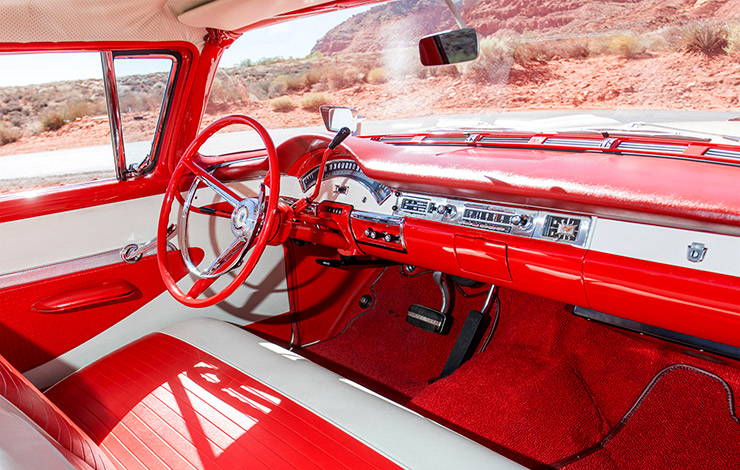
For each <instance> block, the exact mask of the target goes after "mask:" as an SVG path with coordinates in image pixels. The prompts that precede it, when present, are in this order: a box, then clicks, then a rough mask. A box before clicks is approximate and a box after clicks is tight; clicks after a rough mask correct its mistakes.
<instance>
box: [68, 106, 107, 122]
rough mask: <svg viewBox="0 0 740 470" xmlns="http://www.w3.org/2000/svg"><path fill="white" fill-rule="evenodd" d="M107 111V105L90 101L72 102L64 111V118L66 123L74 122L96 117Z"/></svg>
mask: <svg viewBox="0 0 740 470" xmlns="http://www.w3.org/2000/svg"><path fill="white" fill-rule="evenodd" d="M105 111H106V107H105V103H103V102H96V103H94V102H90V101H72V102H70V103H67V105H65V106H64V108H63V109H62V117H63V118H64V121H65V122H72V121H74V120H75V119H78V118H81V117H83V116H96V115H98V114H103V113H104V112H105Z"/></svg>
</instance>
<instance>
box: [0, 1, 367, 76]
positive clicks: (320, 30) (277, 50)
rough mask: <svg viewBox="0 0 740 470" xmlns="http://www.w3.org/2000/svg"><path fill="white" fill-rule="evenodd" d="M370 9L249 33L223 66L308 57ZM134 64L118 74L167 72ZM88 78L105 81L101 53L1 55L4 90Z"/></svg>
mask: <svg viewBox="0 0 740 470" xmlns="http://www.w3.org/2000/svg"><path fill="white" fill-rule="evenodd" d="M369 8H372V6H364V7H358V8H350V9H346V10H339V11H336V12H331V13H325V14H322V15H317V16H310V17H307V18H301V19H298V20H293V21H287V22H285V23H279V24H276V25H272V26H267V27H264V28H260V29H256V30H253V31H249V32H247V33H245V34H244V35H242V37H240V38H239V39H238V40H237V41H235V42H234V44H232V45H231V47H230V48H229V49H227V50H226V52H225V53H224V56H223V58H222V59H221V64H220V65H221V66H223V67H230V66H232V65H236V64H238V63H240V62H241V61H243V60H245V59H251V60H252V61H256V60H259V59H263V58H267V57H304V56H306V55H308V54H309V53H310V52H311V48H313V46H314V44H316V41H318V40H319V39H320V38H321V37H322V36H323V35H324V33H326V32H327V31H329V30H330V29H331V28H333V27H334V26H336V25H338V24H339V23H341V22H343V21H344V20H346V19H347V18H349V17H351V16H352V15H355V14H357V13H360V12H362V11H366V10H368V9H369ZM131 62H132V63H133V62H136V64H128V65H127V66H126V67H121V66H118V65H117V69H118V73H119V74H121V75H131V74H136V73H150V72H159V71H162V70H165V68H164V64H163V62H162V61H161V60H154V59H151V60H147V61H146V62H144V61H131ZM85 78H98V79H102V69H101V64H100V55H99V54H98V53H97V52H60V53H54V54H44V53H38V54H3V55H0V87H4V86H17V85H31V84H37V83H48V82H56V81H63V80H79V79H85Z"/></svg>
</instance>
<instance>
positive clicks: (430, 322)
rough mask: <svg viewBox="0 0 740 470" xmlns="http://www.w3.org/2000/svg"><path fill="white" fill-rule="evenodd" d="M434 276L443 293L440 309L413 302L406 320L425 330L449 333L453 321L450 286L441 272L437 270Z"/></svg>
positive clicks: (440, 333) (439, 333) (442, 333)
mask: <svg viewBox="0 0 740 470" xmlns="http://www.w3.org/2000/svg"><path fill="white" fill-rule="evenodd" d="M432 277H433V278H434V282H435V283H436V284H437V287H439V290H440V292H441V293H442V306H441V307H440V309H439V310H435V309H433V308H430V307H426V306H424V305H418V304H413V305H411V306H410V307H409V309H408V312H407V313H406V321H407V322H408V323H409V324H411V325H413V326H415V327H417V328H421V329H422V330H424V331H429V332H431V333H437V334H438V335H444V334H447V332H448V331H449V329H450V324H451V323H452V318H451V317H450V315H449V314H450V307H451V304H450V287H449V285H448V284H447V279H446V278H445V277H444V275H443V274H442V273H441V272H439V271H435V272H434V274H432Z"/></svg>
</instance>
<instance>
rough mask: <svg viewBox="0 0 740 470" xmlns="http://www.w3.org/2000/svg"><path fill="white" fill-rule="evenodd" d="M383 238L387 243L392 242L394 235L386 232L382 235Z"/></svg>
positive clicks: (394, 239) (394, 238)
mask: <svg viewBox="0 0 740 470" xmlns="http://www.w3.org/2000/svg"><path fill="white" fill-rule="evenodd" d="M383 240H385V241H386V242H387V243H393V242H394V241H396V237H395V236H393V235H392V234H390V233H386V234H385V235H383Z"/></svg>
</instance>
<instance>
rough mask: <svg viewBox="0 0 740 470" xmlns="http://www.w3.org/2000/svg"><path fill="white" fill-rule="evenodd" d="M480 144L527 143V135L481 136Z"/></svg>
mask: <svg viewBox="0 0 740 470" xmlns="http://www.w3.org/2000/svg"><path fill="white" fill-rule="evenodd" d="M478 142H479V143H481V144H527V143H529V137H482V138H481V139H480V140H479V141H478Z"/></svg>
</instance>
